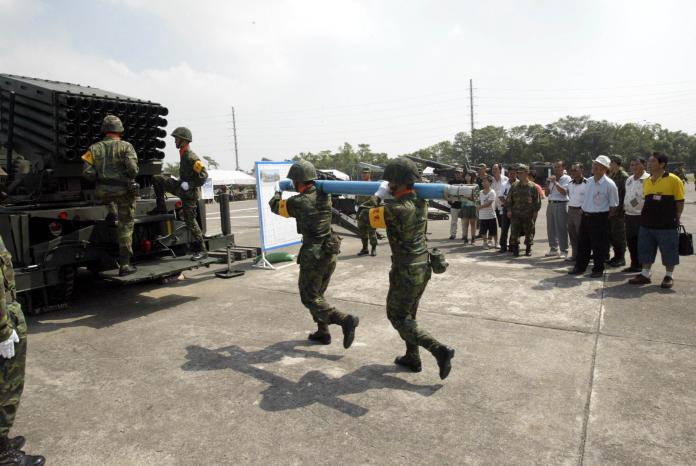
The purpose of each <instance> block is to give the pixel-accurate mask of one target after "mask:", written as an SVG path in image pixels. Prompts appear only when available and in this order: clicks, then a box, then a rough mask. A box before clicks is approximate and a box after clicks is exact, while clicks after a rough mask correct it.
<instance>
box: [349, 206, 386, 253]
mask: <svg viewBox="0 0 696 466" xmlns="http://www.w3.org/2000/svg"><path fill="white" fill-rule="evenodd" d="M355 204H356V205H357V206H358V215H357V219H358V228H359V229H360V239H361V240H362V245H363V250H364V251H365V252H367V242H368V240H369V242H370V246H372V249H373V250H374V248H376V247H377V230H375V229H374V228H372V227H371V226H370V220H369V218H367V216H366V215H364V214H363V212H364V211H365V210H370V209H371V208H373V207H378V206H379V204H380V200H379V198H377V197H375V196H355Z"/></svg>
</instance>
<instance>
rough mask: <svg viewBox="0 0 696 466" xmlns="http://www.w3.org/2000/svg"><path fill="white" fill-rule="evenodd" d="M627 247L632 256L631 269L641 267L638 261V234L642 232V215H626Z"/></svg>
mask: <svg viewBox="0 0 696 466" xmlns="http://www.w3.org/2000/svg"><path fill="white" fill-rule="evenodd" d="M624 218H625V219H626V245H627V246H628V253H629V254H630V255H631V267H640V262H639V261H638V232H639V231H640V215H625V216H624Z"/></svg>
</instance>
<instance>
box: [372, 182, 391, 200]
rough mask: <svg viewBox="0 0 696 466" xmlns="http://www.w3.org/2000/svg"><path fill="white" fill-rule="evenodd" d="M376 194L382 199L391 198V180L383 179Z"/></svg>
mask: <svg viewBox="0 0 696 466" xmlns="http://www.w3.org/2000/svg"><path fill="white" fill-rule="evenodd" d="M375 196H376V197H378V198H380V199H390V198H391V197H392V196H391V193H390V192H389V182H388V181H382V182H381V183H380V185H379V189H378V190H377V192H376V193H375Z"/></svg>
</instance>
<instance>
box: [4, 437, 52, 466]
mask: <svg viewBox="0 0 696 466" xmlns="http://www.w3.org/2000/svg"><path fill="white" fill-rule="evenodd" d="M19 439H21V440H22V442H21V443H22V445H23V440H24V438H23V437H15V438H13V439H11V440H9V439H8V438H7V437H2V438H0V465H16V466H43V465H44V464H46V458H44V457H43V456H32V455H27V454H26V453H24V452H23V451H22V450H19V449H15V448H14V445H13V444H14V443H17V440H19ZM20 448H21V447H20Z"/></svg>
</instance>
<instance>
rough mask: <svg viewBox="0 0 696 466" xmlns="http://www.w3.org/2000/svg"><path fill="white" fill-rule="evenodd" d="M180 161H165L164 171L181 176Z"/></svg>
mask: <svg viewBox="0 0 696 466" xmlns="http://www.w3.org/2000/svg"><path fill="white" fill-rule="evenodd" d="M179 165H180V163H179V162H174V163H169V162H165V164H164V168H162V173H169V174H170V175H172V176H176V177H178V176H179Z"/></svg>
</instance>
